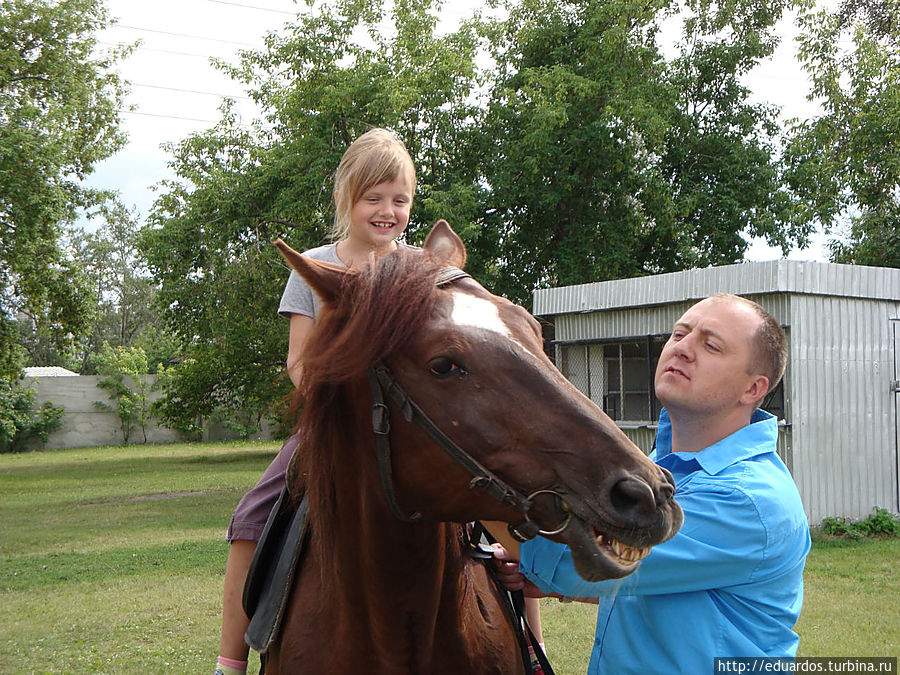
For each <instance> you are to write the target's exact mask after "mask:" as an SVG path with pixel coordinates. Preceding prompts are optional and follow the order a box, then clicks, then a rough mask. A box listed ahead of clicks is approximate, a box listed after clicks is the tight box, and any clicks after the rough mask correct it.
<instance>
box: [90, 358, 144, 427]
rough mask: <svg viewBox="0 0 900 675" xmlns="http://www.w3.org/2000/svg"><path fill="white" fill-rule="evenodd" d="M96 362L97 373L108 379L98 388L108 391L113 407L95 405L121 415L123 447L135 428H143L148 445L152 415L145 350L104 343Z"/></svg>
mask: <svg viewBox="0 0 900 675" xmlns="http://www.w3.org/2000/svg"><path fill="white" fill-rule="evenodd" d="M93 360H94V365H95V367H96V369H97V372H98V373H99V374H100V375H104V376H105V377H104V378H103V379H101V380H100V381H99V382H97V386H98V387H100V388H101V389H105V390H106V392H107V393H108V394H109V398H110V399H111V400H112V402H113V404H114V405H112V406H110V405H109V404H108V403H104V402H103V401H94V405H95V406H96V407H98V408H100V409H101V410H106V411H108V412H114V413H116V415H118V417H119V428H120V429H121V431H122V441H123V442H124V443H127V442H128V439H129V438H130V437H131V433H132V431H134V428H135V426H137V427H138V428H140V430H141V433H142V434H143V438H144V443H146V442H147V425H148V423H149V422H150V419H151V417H152V411H151V405H150V382H149V379H148V377H147V369H148V364H147V355H146V354H145V353H144V350H143V349H141V348H140V347H112V346H110V344H109V343H104V344H103V348H102V349H101V350H100V351H99V352H98V353H97V354H95V355H94V356H93Z"/></svg>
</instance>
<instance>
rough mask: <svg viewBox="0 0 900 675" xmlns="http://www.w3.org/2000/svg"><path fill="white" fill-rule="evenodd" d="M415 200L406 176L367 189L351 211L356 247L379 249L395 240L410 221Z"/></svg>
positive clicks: (351, 237)
mask: <svg viewBox="0 0 900 675" xmlns="http://www.w3.org/2000/svg"><path fill="white" fill-rule="evenodd" d="M412 201H413V195H412V188H411V185H410V181H409V179H408V178H407V177H406V176H402V177H398V178H396V179H394V180H391V181H385V182H384V183H379V184H378V185H375V186H373V187H371V188H369V189H368V190H366V191H365V192H364V193H363V194H362V195H361V196H360V198H359V199H357V200H356V203H355V204H353V208H352V209H351V211H350V233H349V234H350V236H349V239H350V240H351V241H352V242H353V243H354V244H355V246H354V248H357V247H358V248H368V249H373V250H376V251H377V250H379V249H382V248H384V247H385V246H387V245H389V244H392V243H393V241H394V240H395V239H396V238H397V237H399V236H400V235H401V234H403V232H404V231H405V230H406V226H407V225H408V224H409V212H410V209H411V208H412Z"/></svg>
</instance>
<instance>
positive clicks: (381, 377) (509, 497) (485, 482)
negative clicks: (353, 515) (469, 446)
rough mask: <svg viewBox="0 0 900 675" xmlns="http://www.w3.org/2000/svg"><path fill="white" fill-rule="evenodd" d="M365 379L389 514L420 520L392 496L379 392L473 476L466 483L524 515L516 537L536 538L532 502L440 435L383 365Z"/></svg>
mask: <svg viewBox="0 0 900 675" xmlns="http://www.w3.org/2000/svg"><path fill="white" fill-rule="evenodd" d="M368 379H369V386H370V388H371V389H372V398H373V401H374V403H373V406H372V428H373V430H374V432H375V443H376V448H377V451H378V467H379V471H380V473H381V484H382V487H383V488H384V492H385V496H386V497H387V500H388V504H389V505H390V507H391V511H392V512H393V513H394V515H395V516H397V517H398V518H400V519H401V520H403V521H406V522H415V521H416V520H418V519H419V518H420V517H421V516H420V514H418V513H416V514H413V515H411V516H410V515H406V514H405V513H404V512H403V510H402V509H401V508H400V505H399V504H398V502H397V496H396V494H395V492H394V485H393V483H394V481H393V477H392V470H391V457H390V447H389V442H388V433H389V432H390V423H389V421H388V415H389V412H388V408H387V406H386V405H385V403H384V398H383V396H382V388H383V389H384V390H385V391H387V394H388V396H390V398H392V399H393V400H394V401H395V402H396V403H397V405H399V406H400V411H401V413H402V414H403V417H404V418H405V419H406V421H407V422H411V421H415V422H416V423H417V424H418V425H419V426H420V427H421V428H422V429H423V430H424V431H425V433H427V434H428V435H429V436H430V437H431V438H432V440H434V442H435V443H437V444H438V445H439V446H440V447H441V448H442V449H443V450H444V452H446V453H447V454H448V455H449V456H450V457H451V458H452V459H454V460H455V461H456V462H457V463H458V464H459V465H461V466H462V467H463V468H464V469H466V470H467V471H468V472H469V473H471V474H472V476H473V478H472V480H471V482H470V483H469V485H470V487H473V488H480V489H482V490H484V491H485V492H487V493H488V494H490V495H491V496H492V497H493V498H494V499H496V500H497V501H498V502H500V503H501V504H506V505H509V506H513V507H515V508H517V509H518V510H519V511H521V512H522V513H523V514H524V515H525V522H524V523H521V524H520V525H517V526H516V528H515V529H516V531H517V532H518V534H519V536H523V537H526V538H531V537H534V536H535V535H537V534H538V532H539V530H540V528H539V526H538V525H537V524H536V523H534V522H533V521H532V520H530V519H529V518H528V512H529V511H530V510H531V505H532V500H531V498H530V497H527V496H525V495H523V494H522V493H521V492H519V491H518V490H516V489H515V488H513V487H511V486H510V485H508V484H507V483H506V482H504V481H503V480H502V479H501V478H499V477H498V476H496V475H495V474H494V473H492V472H491V471H490V470H489V469H487V468H485V467H484V466H482V465H481V464H480V463H479V462H478V461H477V460H476V459H475V458H474V457H472V456H471V455H470V454H469V453H467V452H466V451H465V450H463V449H462V448H460V447H459V446H458V445H457V444H456V443H454V442H453V440H452V439H450V437H448V436H447V435H446V434H445V433H444V432H443V431H441V430H440V429H439V428H438V427H437V426H436V425H435V424H434V422H432V421H431V419H430V418H429V417H428V415H426V414H425V413H424V412H423V411H422V409H421V408H419V406H418V405H416V403H415V402H414V401H413V400H412V399H411V398H410V397H409V396H408V395H407V393H406V392H405V391H404V390H403V388H402V387H401V386H400V383H399V382H397V380H396V378H395V377H394V376H393V374H392V373H391V371H390V369H389V368H388V367H387V366H386V365H385V364H384V363H377V364H375V366H374V367H373V368H372V369H371V370H369V371H368Z"/></svg>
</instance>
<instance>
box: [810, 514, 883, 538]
mask: <svg viewBox="0 0 900 675" xmlns="http://www.w3.org/2000/svg"><path fill="white" fill-rule="evenodd" d="M822 532H824V533H825V534H828V535H831V536H835V537H844V538H846V539H860V538H861V537H865V536H873V535H882V536H896V535H900V519H898V517H897V516H895V515H894V514H892V513H891V512H890V511H888V510H887V509H882V508H879V507H877V506H876V507H875V513H873V514H872V515H871V516H869V517H868V518H866V519H865V520H858V521H849V520H847V519H846V518H841V517H837V518H823V519H822Z"/></svg>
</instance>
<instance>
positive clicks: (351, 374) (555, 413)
mask: <svg viewBox="0 0 900 675" xmlns="http://www.w3.org/2000/svg"><path fill="white" fill-rule="evenodd" d="M278 245H279V247H280V248H281V250H282V253H283V254H284V255H285V257H286V258H287V259H288V261H289V262H290V263H291V264H292V265H293V267H294V268H295V269H296V270H297V272H299V273H300V274H301V275H302V276H303V278H304V279H306V280H307V281H308V282H309V284H310V285H311V286H312V287H313V289H314V290H315V291H316V292H317V293H318V294H319V296H320V297H321V298H322V300H323V306H322V309H321V312H320V314H319V317H318V320H317V324H316V327H315V329H314V331H313V334H312V335H311V336H310V338H309V341H308V343H307V345H306V349H305V353H304V369H303V380H302V383H301V386H300V388H299V389H298V392H297V397H298V400H300V399H302V400H303V402H304V408H303V414H302V419H301V421H300V424H299V429H300V433H301V438H302V441H301V443H300V445H299V448H298V450H297V453H296V455H295V458H294V467H293V468H294V469H295V471H294V477H293V478H291V479H289V482H290V481H292V480H295V481H297V482H299V483H300V484H301V486H300V489H301V490H302V489H305V490H306V492H307V494H308V499H309V521H308V522H309V528H310V529H309V531H310V536H309V538H308V543H307V547H306V550H305V551H304V558H303V562H302V566H301V568H300V571H299V573H298V575H297V580H296V583H295V586H294V591H293V597H292V598H291V600H290V603H289V605H288V609H287V613H286V616H285V620H284V625H283V628H282V634H281V638H280V642H279V643H277V644H275V645H273V646H272V648H271V649H270V651H269V654H268V660H267V672H269V673H272V674H275V673H301V672H302V673H317V674H318V673H353V674H356V673H390V674H393V673H396V674H401V673H402V674H407V673H422V674H433V673H522V672H524V665H523V663H522V659H521V656H520V652H519V649H518V648H517V645H516V640H515V637H514V633H513V628H512V624H511V620H510V618H509V615H508V613H507V612H506V610H505V608H504V606H503V605H502V604H501V597H500V593H499V592H498V590H497V588H496V587H495V585H494V584H493V582H492V580H491V579H490V578H489V576H488V572H487V570H486V568H485V565H484V564H483V563H482V562H480V561H477V560H474V559H472V558H471V557H469V556H467V554H466V547H465V543H464V534H463V531H464V530H463V528H464V526H463V525H462V523H466V522H468V521H472V520H476V519H481V520H495V521H504V522H507V523H511V524H513V525H516V526H518V528H519V530H520V531H524V532H527V533H528V534H531V535H533V534H534V533H535V532H536V531H537V529H539V528H540V529H542V530H544V532H545V533H547V534H548V536H550V538H552V539H555V540H557V541H562V542H565V543H567V544H568V545H569V546H570V547H571V549H572V554H573V556H574V560H575V563H576V567H577V569H578V571H579V573H580V574H581V575H582V576H584V577H585V578H587V579H591V580H599V579H606V578H614V577H620V576H623V575H625V574H628V573H630V572H631V571H633V570H634V569H635V568H636V566H637V564H638V563H637V562H636V561H637V559H638V558H639V557H641V556H642V555H643V554H644V553H645V552H646V550H647V548H648V547H650V546H652V545H654V544H656V543H659V542H662V541H664V540H666V539H667V538H668V537H670V536H672V534H674V533H675V531H676V530H677V529H678V527H680V524H681V510H680V508H679V507H678V505H677V504H676V503H675V502H674V500H673V499H672V495H673V492H674V487H673V484H672V481H671V477H670V476H667V475H665V473H664V471H663V470H662V469H660V468H659V467H657V466H656V465H655V464H653V462H651V461H650V460H649V459H647V458H646V457H645V456H644V455H643V454H642V453H641V451H640V450H639V449H638V448H637V447H636V446H635V445H634V444H632V443H631V442H630V441H629V440H628V439H627V437H626V436H625V435H624V434H623V433H622V432H621V431H620V430H619V429H618V428H617V427H616V425H615V424H614V423H613V422H612V421H611V420H610V419H609V418H607V417H606V416H605V415H604V414H603V413H602V412H601V410H600V409H599V408H598V407H597V406H595V405H594V404H593V403H592V402H591V401H590V400H588V399H587V398H586V397H585V396H583V395H582V394H581V393H580V392H579V391H578V390H577V389H575V387H573V386H572V385H571V384H570V383H569V382H568V381H567V380H566V379H565V378H564V377H563V376H562V375H561V374H560V373H559V371H557V370H556V368H554V366H553V365H552V363H551V362H550V360H549V359H548V358H547V357H546V356H545V354H544V352H543V345H542V337H541V330H540V326H539V324H538V322H537V321H536V320H535V319H534V318H533V317H532V316H531V315H530V314H529V313H528V312H527V311H526V310H524V309H522V308H521V307H518V306H516V305H513V304H512V303H510V302H508V301H506V300H504V299H502V298H498V297H496V296H494V295H492V294H491V293H489V292H487V291H486V290H485V289H484V288H483V287H482V286H480V285H479V284H478V283H476V282H475V281H474V280H472V279H471V278H468V277H464V278H456V279H455V280H452V281H450V282H449V283H445V284H443V285H441V284H440V283H439V282H436V281H437V279H438V275H439V274H441V273H442V271H445V269H446V268H448V267H450V266H453V267H456V268H462V266H463V264H464V262H465V256H466V253H465V248H464V247H463V244H462V241H461V240H460V239H459V237H457V236H456V234H455V233H454V232H453V231H452V230H451V229H450V227H449V226H448V225H447V224H446V223H445V222H443V221H439V222H438V224H437V225H435V227H434V229H433V230H432V232H431V233H430V234H429V236H428V239H427V241H426V243H425V246H424V249H423V250H421V251H419V250H400V251H398V252H396V253H393V254H390V255H388V256H386V257H385V258H383V259H382V260H381V261H379V262H378V263H377V264H374V265H371V266H369V267H368V268H367V269H365V270H364V271H361V272H351V271H348V270H346V269H344V268H340V267H338V266H336V265H330V264H328V263H323V262H319V261H315V260H311V259H308V258H305V257H303V256H301V255H300V254H298V253H297V252H296V251H293V250H292V249H290V248H289V247H288V246H287V245H285V244H283V243H282V242H278ZM453 276H457V277H458V276H459V274H457V275H451V278H452V277H453ZM373 369H374V370H373ZM375 372H377V376H376V375H375V374H373V373H375ZM376 381H377V383H378V384H375V383H376ZM382 395H384V403H383V404H380V403H378V400H379V398H380V397H381V396H382ZM373 400H374V402H375V408H374V411H375V413H376V415H375V417H377V418H378V419H377V420H376V424H375V426H376V427H379V431H381V432H382V433H383V435H384V437H385V439H386V440H387V442H388V443H389V451H390V452H391V453H392V456H387V459H386V460H384V461H382V458H383V457H384V455H382V454H379V453H381V452H382V450H381V448H382V447H383V446H381V445H378V444H377V443H376V441H375V437H376V434H375V433H373ZM398 401H399V403H398ZM386 408H389V409H390V413H391V416H390V424H389V425H388V424H385V422H384V420H383V415H382V413H383V412H384V411H385V409H386ZM420 411H424V415H419V412H420ZM425 416H427V418H428V423H430V424H431V425H432V428H429V424H426V423H422V420H421V419H420V417H425ZM404 418H406V419H404ZM407 420H411V421H407ZM417 421H418V422H419V423H416V422H417ZM435 429H436V430H437V431H436V432H435ZM436 439H437V440H436ZM385 447H386V446H385ZM376 448H378V450H377V451H376ZM457 451H459V452H461V453H462V454H463V455H464V457H463V458H462V459H460V457H459V456H454V453H455V452H457ZM380 463H381V464H382V467H381V468H382V471H381V472H380V471H379V464H380ZM385 463H386V464H387V465H388V466H387V467H386V468H385V467H384V466H383V465H384V464H385ZM473 476H474V478H473ZM413 512H417V513H418V514H419V516H418V517H417V518H415V519H414V520H415V522H409V521H410V519H409V518H405V517H404V516H406V515H407V514H412V513H413ZM398 516H399V517H398ZM401 518H403V519H402V520H401ZM554 531H558V532H557V533H555V534H554ZM601 535H602V536H601ZM617 551H618V553H617Z"/></svg>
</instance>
